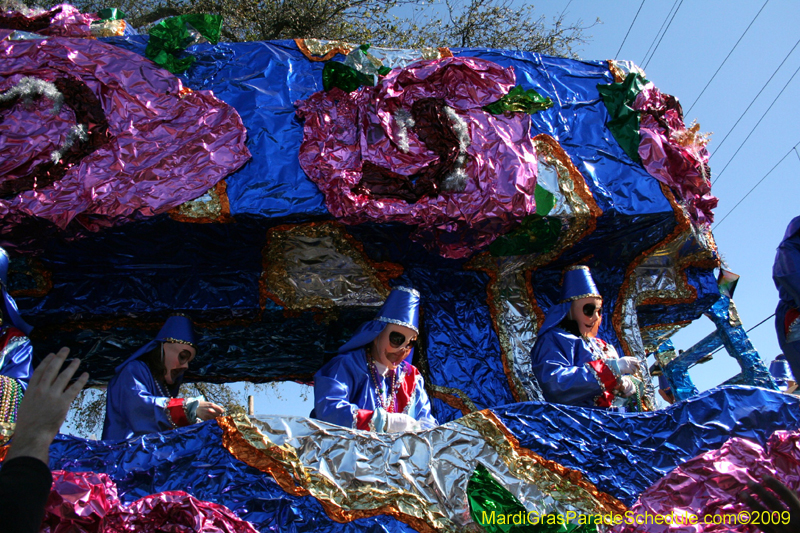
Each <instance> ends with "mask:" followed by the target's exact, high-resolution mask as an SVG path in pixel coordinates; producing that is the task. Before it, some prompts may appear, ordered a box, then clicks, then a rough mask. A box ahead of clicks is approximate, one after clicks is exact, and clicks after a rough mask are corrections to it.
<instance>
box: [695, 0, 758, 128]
mask: <svg viewBox="0 0 800 533" xmlns="http://www.w3.org/2000/svg"><path fill="white" fill-rule="evenodd" d="M767 4H769V0H767V1H766V2H764V5H763V6H761V9H759V10H758V13H756V16H755V17H753V20H751V21H750V24H748V25H747V28H746V29H745V30H744V33H742V35H740V36H739V40H738V41H736V44H734V45H733V48H731V51H730V52H728V55H727V56H725V59H723V60H722V63H720V65H719V67H717V71H716V72H715V73H714V75H713V76H711V79H710V80H708V83H706V86H705V87H703V90H702V91H700V94H699V95H697V98H695V99H694V102H692V105H690V106H689V111H687V112H686V113H685V115H688V114H689V113H690V112H691V111H692V108H693V107H694V105H695V104H696V103H697V101H698V100H700V97H701V96H703V93H704V92H706V89H708V86H709V85H711V82H712V81H714V78H716V77H717V74H719V71H720V70H721V69H722V66H723V65H725V62H726V61H728V58H729V57H731V54H732V53H733V51H734V50H736V47H737V46H739V43H740V42H742V39H743V38H744V36H745V34H746V33H747V30H749V29H750V26H752V25H753V23H754V22H755V21H756V19H757V18H758V16H759V15H760V14H761V12H762V11H764V8H765V7H767Z"/></svg>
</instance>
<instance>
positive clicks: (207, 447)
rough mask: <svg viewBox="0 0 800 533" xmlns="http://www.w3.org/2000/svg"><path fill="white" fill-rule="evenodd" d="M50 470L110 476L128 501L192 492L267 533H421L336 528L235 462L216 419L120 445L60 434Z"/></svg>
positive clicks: (315, 509)
mask: <svg viewBox="0 0 800 533" xmlns="http://www.w3.org/2000/svg"><path fill="white" fill-rule="evenodd" d="M50 468H52V469H54V470H68V471H73V472H82V471H94V472H104V473H106V474H108V475H109V476H110V477H111V479H113V480H114V482H115V483H116V484H117V489H118V491H119V497H120V500H122V502H124V503H131V502H134V501H136V500H137V499H139V498H142V497H144V496H147V495H150V494H156V493H158V492H164V491H170V490H181V491H185V492H188V493H189V494H191V495H192V496H194V497H195V498H199V499H201V500H204V501H210V502H214V503H218V504H221V505H224V506H226V507H227V508H228V509H230V510H231V511H233V512H234V513H236V515H237V516H238V517H239V518H242V519H244V520H248V521H249V522H251V523H252V524H253V525H254V526H255V527H256V529H258V530H259V531H261V532H263V533H267V532H281V533H338V532H346V533H356V532H358V533H383V532H403V533H405V532H409V533H411V532H413V531H414V529H413V528H411V527H409V526H407V525H406V524H404V523H402V522H399V521H397V520H395V519H394V518H391V517H388V516H385V515H380V516H376V517H372V518H363V519H360V520H355V521H353V522H348V523H346V524H340V523H338V522H334V521H333V520H331V519H330V518H329V517H328V515H327V514H325V511H324V510H323V508H322V505H320V503H319V502H318V501H317V500H316V499H315V498H313V497H311V496H306V497H297V496H291V495H289V494H287V493H286V492H284V490H283V489H281V488H280V486H279V485H278V484H277V483H276V482H275V480H274V479H273V478H272V476H270V475H269V474H265V473H263V472H261V471H260V470H257V469H255V468H252V467H250V466H247V465H246V464H245V463H243V462H241V461H239V460H238V459H236V458H235V457H233V456H232V455H231V454H230V453H229V452H228V451H227V450H226V449H225V448H223V447H222V430H221V429H220V427H219V425H217V423H216V422H213V421H209V422H205V423H203V424H197V425H194V426H189V427H186V428H181V429H178V430H175V431H167V432H165V433H159V434H152V435H145V436H143V437H138V438H135V439H132V440H129V441H118V442H115V441H88V440H84V439H79V438H76V437H70V436H65V435H59V436H58V437H56V440H55V442H54V443H53V445H52V446H51V447H50Z"/></svg>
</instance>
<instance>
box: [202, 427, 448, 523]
mask: <svg viewBox="0 0 800 533" xmlns="http://www.w3.org/2000/svg"><path fill="white" fill-rule="evenodd" d="M217 424H219V426H220V428H222V445H223V446H224V447H225V448H226V449H227V450H228V451H229V452H230V453H231V455H233V456H234V457H236V458H237V459H239V460H240V461H242V462H243V463H245V464H247V465H249V466H252V467H253V468H257V469H259V470H261V471H262V472H265V473H267V474H269V475H271V476H272V477H273V478H274V479H275V481H277V482H278V485H280V487H281V488H282V489H283V490H284V491H286V492H287V493H289V494H291V495H293V496H311V495H312V494H311V492H310V491H309V490H308V489H305V488H303V487H300V486H298V485H297V483H296V481H297V480H296V479H295V477H294V476H293V475H292V474H290V473H289V472H287V471H286V469H285V468H284V466H283V465H282V464H281V463H280V462H278V461H277V460H275V459H273V458H271V457H269V456H267V455H265V454H264V453H263V452H261V450H259V449H257V448H256V447H255V446H253V445H252V444H250V443H249V442H248V441H247V439H245V438H244V437H243V436H242V434H241V433H240V432H239V430H238V429H236V425H235V424H234V423H233V419H232V418H231V417H229V416H226V417H220V418H217ZM272 451H273V452H274V453H276V454H281V453H282V450H281V449H280V447H277V446H274V447H273V448H272ZM317 501H318V502H319V503H320V504H321V505H322V508H323V509H324V510H325V513H326V514H327V515H328V516H329V517H330V518H331V519H332V520H334V521H335V522H339V523H341V524H344V523H347V522H352V521H353V520H358V519H359V518H368V517H372V516H378V515H382V514H383V515H388V516H391V517H393V518H395V519H397V520H399V521H401V522H404V523H406V524H408V525H410V526H411V527H413V528H414V529H416V530H417V531H421V532H423V533H435V532H436V529H435V528H433V527H432V526H431V525H430V524H428V523H427V522H425V521H423V520H421V519H419V518H417V517H414V516H410V515H407V514H404V513H401V512H400V511H399V510H398V509H397V508H395V507H393V506H390V505H384V506H381V507H377V508H375V509H359V510H349V511H348V510H345V509H342V508H341V507H339V506H337V505H334V504H332V503H331V502H328V501H325V500H319V499H318V500H317Z"/></svg>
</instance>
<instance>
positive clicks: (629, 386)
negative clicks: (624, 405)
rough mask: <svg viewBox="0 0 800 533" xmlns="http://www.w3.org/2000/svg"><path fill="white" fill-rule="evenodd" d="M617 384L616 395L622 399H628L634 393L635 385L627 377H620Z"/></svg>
mask: <svg viewBox="0 0 800 533" xmlns="http://www.w3.org/2000/svg"><path fill="white" fill-rule="evenodd" d="M617 383H618V388H617V393H618V394H619V395H620V396H622V397H623V398H629V397H631V396H633V395H634V394H635V393H636V384H635V383H634V382H633V380H632V379H631V378H629V377H628V376H622V377H621V378H620V379H619V380H617Z"/></svg>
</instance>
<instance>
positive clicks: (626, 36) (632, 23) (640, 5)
mask: <svg viewBox="0 0 800 533" xmlns="http://www.w3.org/2000/svg"><path fill="white" fill-rule="evenodd" d="M767 1H769V0H767ZM644 3H645V0H642V3H641V4H639V10H638V11H636V15H634V17H633V21H632V22H631V25H630V26H628V32H627V33H626V34H625V37H624V38H623V39H622V44H621V45H619V50H617V55H616V56H614V57H619V53H620V52H622V46H623V45H624V44H625V41H627V40H628V35H629V34H630V33H631V30H632V29H633V25H634V24H635V23H636V19H637V18H638V17H639V11H641V10H642V7H643V6H644Z"/></svg>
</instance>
